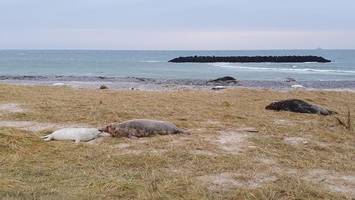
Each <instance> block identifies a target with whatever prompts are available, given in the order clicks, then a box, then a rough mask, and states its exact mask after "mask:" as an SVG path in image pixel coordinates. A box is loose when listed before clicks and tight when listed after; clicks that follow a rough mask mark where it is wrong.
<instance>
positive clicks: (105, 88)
mask: <svg viewBox="0 0 355 200" xmlns="http://www.w3.org/2000/svg"><path fill="white" fill-rule="evenodd" d="M107 89H108V87H107V86H106V85H101V86H100V90H107Z"/></svg>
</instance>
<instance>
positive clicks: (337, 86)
mask: <svg viewBox="0 0 355 200" xmlns="http://www.w3.org/2000/svg"><path fill="white" fill-rule="evenodd" d="M231 78H233V77H221V78H219V79H215V80H204V79H153V78H140V77H102V76H0V82H1V83H6V84H22V85H47V86H65V85H66V86H72V87H75V88H100V86H102V85H105V86H107V88H108V89H123V90H125V89H129V90H133V89H137V90H179V89H212V88H213V87H215V86H223V88H237V87H245V88H265V89H276V90H280V89H281V90H282V89H286V90H287V89H293V88H304V89H329V90H355V81H297V80H293V79H285V80H284V81H267V80H235V79H234V80H233V79H231Z"/></svg>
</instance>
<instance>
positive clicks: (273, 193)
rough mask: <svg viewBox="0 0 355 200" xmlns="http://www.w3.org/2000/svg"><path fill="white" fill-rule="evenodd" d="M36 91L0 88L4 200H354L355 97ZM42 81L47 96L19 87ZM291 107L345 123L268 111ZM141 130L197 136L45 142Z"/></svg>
mask: <svg viewBox="0 0 355 200" xmlns="http://www.w3.org/2000/svg"><path fill="white" fill-rule="evenodd" d="M37 79H40V81H39V82H41V84H37V83H38V82H37V80H12V81H14V83H16V84H1V85H0V143H1V146H0V148H1V151H0V161H1V162H0V164H1V168H0V186H1V187H0V196H2V197H5V199H6V198H9V199H11V198H12V199H13V198H15V199H29V198H36V199H87V198H100V199H101V198H104V199H117V198H119V199H236V197H237V199H239V197H240V199H351V198H354V197H355V193H354V190H353V188H354V187H355V168H354V166H355V163H354V155H355V148H354V147H355V143H354V141H355V138H354V137H355V134H354V132H353V130H352V129H351V130H350V129H349V128H348V127H346V126H344V124H346V122H347V121H350V124H351V126H352V127H354V126H355V124H354V121H355V118H354V115H353V113H355V103H354V102H355V101H354V99H355V93H353V92H348V91H326V90H276V89H270V88H269V89H257V88H244V87H239V86H236V87H232V88H228V89H226V90H222V91H217V92H216V91H211V90H210V89H208V88H209V87H211V86H205V85H202V87H206V88H207V89H192V90H191V89H189V90H168V91H166V90H158V89H156V88H155V90H154V91H148V90H144V89H145V87H146V85H145V84H146V83H143V85H144V86H141V87H138V86H140V85H142V83H141V82H145V80H144V81H143V80H136V79H133V78H130V80H133V81H131V82H129V85H127V86H125V87H127V88H128V87H132V85H133V86H135V87H137V88H139V89H142V91H137V90H135V91H131V90H126V89H123V90H116V89H113V90H112V89H108V90H99V89H98V88H97V86H99V85H100V84H102V83H105V84H107V83H110V82H112V85H110V84H108V86H109V87H112V88H114V87H113V85H115V84H116V81H117V80H115V81H112V80H110V81H106V80H105V81H103V82H98V83H95V84H93V85H91V82H88V84H90V87H87V88H81V89H78V88H72V87H58V86H56V87H53V86H48V85H52V84H53V83H58V82H59V83H65V84H67V83H68V82H66V81H65V80H66V79H67V77H60V78H58V79H56V80H47V79H45V78H37ZM21 81H24V82H21ZM27 81H28V82H27ZM31 81H32V82H35V83H36V84H32V85H18V84H19V83H26V84H27V83H30V82H31ZM70 81H72V80H70ZM70 81H69V82H70ZM124 81H126V79H124ZM124 81H123V82H124ZM149 81H152V80H149ZM149 81H148V82H149ZM9 82H11V81H9ZM117 82H119V84H121V82H120V81H117ZM42 83H45V84H44V85H42ZM119 84H118V85H119ZM130 84H132V85H130ZM135 84H137V85H135ZM149 84H152V83H151V82H150V83H149ZM149 84H148V85H149ZM169 84H170V83H169ZM174 84H176V82H174ZM243 84H245V82H242V85H243ZM351 84H353V83H351ZM152 85H159V87H163V86H161V85H164V84H161V83H159V84H156V83H154V84H152ZM176 85H178V84H176ZM182 85H183V86H185V85H189V84H187V83H186V82H185V83H184V84H182ZM279 85H282V87H285V88H287V87H286V86H284V85H287V84H286V83H279ZM179 86H180V85H179ZM200 86H201V85H200ZM200 86H193V87H200ZM120 87H122V85H121V86H120ZM174 87H175V86H174ZM278 87H280V86H278ZM117 88H119V87H117ZM157 88H158V87H157ZM163 88H165V86H164V87H163ZM150 89H151V88H150ZM290 98H298V99H303V100H305V101H308V102H311V103H315V104H317V105H321V106H324V107H326V108H329V109H332V110H335V111H337V112H338V114H337V115H335V116H320V115H311V114H300V113H291V112H276V111H269V110H265V106H266V105H268V104H269V103H271V102H274V101H277V100H283V99H290ZM348 113H351V116H350V118H348ZM141 118H149V119H158V120H166V121H170V122H173V123H175V124H176V125H177V126H178V127H181V128H183V129H185V130H188V133H189V134H182V135H172V136H153V137H148V138H141V139H128V138H111V137H103V138H98V139H96V140H94V141H90V142H88V143H80V144H79V145H76V144H74V143H73V142H61V141H53V142H47V143H46V142H43V141H42V140H41V138H40V137H41V136H43V135H46V134H48V133H51V132H52V131H54V130H57V129H60V128H65V127H102V126H104V125H106V124H109V123H112V122H122V121H125V120H130V119H141ZM339 120H340V121H341V122H343V123H344V124H341V123H340V121H339Z"/></svg>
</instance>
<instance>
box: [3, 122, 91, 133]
mask: <svg viewBox="0 0 355 200" xmlns="http://www.w3.org/2000/svg"><path fill="white" fill-rule="evenodd" d="M0 127H6V128H16V129H21V130H25V131H30V132H38V131H44V130H54V129H62V128H82V127H90V126H89V125H87V124H56V123H40V122H32V121H0Z"/></svg>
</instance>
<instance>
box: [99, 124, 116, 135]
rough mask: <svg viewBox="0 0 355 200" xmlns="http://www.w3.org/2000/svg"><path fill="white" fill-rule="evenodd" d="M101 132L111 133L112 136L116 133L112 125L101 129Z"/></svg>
mask: <svg viewBox="0 0 355 200" xmlns="http://www.w3.org/2000/svg"><path fill="white" fill-rule="evenodd" d="M99 131H101V132H105V133H109V134H111V135H112V134H113V133H114V132H115V129H114V128H113V126H112V124H110V125H108V126H106V127H104V128H100V129H99Z"/></svg>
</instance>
